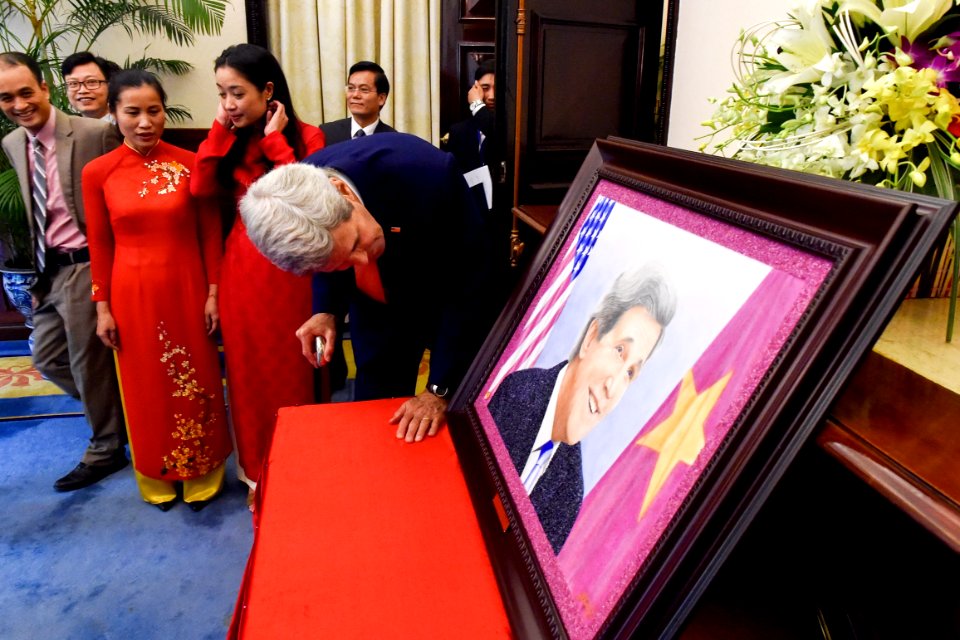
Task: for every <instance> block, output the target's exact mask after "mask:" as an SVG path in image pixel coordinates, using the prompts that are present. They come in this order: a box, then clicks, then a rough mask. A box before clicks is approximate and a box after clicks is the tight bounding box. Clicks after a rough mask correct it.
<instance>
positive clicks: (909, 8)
mask: <svg viewBox="0 0 960 640" xmlns="http://www.w3.org/2000/svg"><path fill="white" fill-rule="evenodd" d="M954 2H955V0H912V2H907V1H906V0H881V5H879V6H878V5H877V2H876V1H875V0H840V3H839V5H838V8H839V11H849V12H850V13H856V14H860V15H862V16H864V17H866V18H867V19H869V20H871V21H873V22H875V23H877V24H878V25H880V27H882V28H883V29H884V31H886V32H887V37H888V38H890V41H891V42H892V43H893V44H894V45H899V44H900V38H901V37H903V38H906V39H907V40H909V41H910V42H913V41H915V40H916V39H917V36H919V35H920V34H921V33H923V32H924V31H926V30H927V29H929V28H930V27H932V26H933V25H934V24H935V23H936V22H937V20H939V19H940V18H942V17H943V16H944V14H946V13H947V11H949V10H950V8H951V7H953V5H954Z"/></svg>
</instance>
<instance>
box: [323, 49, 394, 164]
mask: <svg viewBox="0 0 960 640" xmlns="http://www.w3.org/2000/svg"><path fill="white" fill-rule="evenodd" d="M346 89H347V109H348V110H349V111H350V117H349V118H344V119H343V120H334V121H333V122H325V123H324V124H321V125H320V129H321V130H322V131H323V135H324V137H325V139H326V143H327V146H330V145H331V144H336V143H338V142H345V141H347V140H352V139H353V138H360V137H363V136H369V135H373V134H374V133H387V132H389V131H396V129H394V128H393V127H391V126H390V125H388V124H386V123H384V122H382V121H381V120H380V110H381V109H383V105H384V104H386V102H387V96H388V95H389V94H390V81H389V80H387V74H386V73H384V72H383V68H382V67H381V66H380V65H378V64H377V63H376V62H370V61H369V60H361V61H360V62H358V63H356V64H355V65H353V66H352V67H350V73H349V74H348V77H347V87H346Z"/></svg>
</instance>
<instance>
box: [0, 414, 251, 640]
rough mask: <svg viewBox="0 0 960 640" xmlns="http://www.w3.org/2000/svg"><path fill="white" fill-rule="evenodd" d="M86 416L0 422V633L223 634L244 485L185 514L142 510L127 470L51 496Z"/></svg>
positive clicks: (243, 522)
mask: <svg viewBox="0 0 960 640" xmlns="http://www.w3.org/2000/svg"><path fill="white" fill-rule="evenodd" d="M88 436H89V428H88V427H87V424H86V422H85V420H84V419H83V418H82V417H80V418H56V419H36V420H22V421H15V422H4V423H0V459H2V460H3V462H4V464H3V466H2V467H0V504H2V505H3V507H2V512H3V522H2V524H0V612H2V615H0V638H3V639H6V640H32V639H35V638H70V639H71V640H88V639H90V640H92V639H95V638H96V639H98V640H99V639H105V640H113V639H117V640H120V639H123V640H127V639H130V638H136V639H138V640H152V639H154V638H156V639H160V638H163V639H164V640H170V639H190V640H192V639H206V638H217V639H222V638H223V637H224V636H225V635H226V631H227V628H228V626H229V623H230V618H231V615H232V613H233V605H234V602H235V599H236V594H237V590H238V588H239V586H240V582H241V578H242V575H243V570H244V565H245V563H246V559H247V555H248V554H249V551H250V545H251V543H252V541H253V531H252V523H251V517H250V513H249V511H247V508H246V505H245V498H246V488H245V487H244V486H243V485H241V484H240V483H239V482H238V481H237V480H236V479H235V472H234V468H233V464H232V458H231V461H230V462H229V463H228V469H227V484H226V486H225V488H224V493H223V494H222V495H221V497H220V498H218V499H217V500H216V501H215V502H213V503H211V504H210V506H208V507H207V508H206V509H205V510H203V511H201V512H199V513H194V512H192V511H190V509H189V508H187V507H186V505H184V504H183V503H177V505H176V506H175V507H174V508H173V509H172V510H171V511H169V512H167V513H163V512H161V511H160V510H159V509H157V508H155V507H152V506H149V505H147V504H146V503H144V502H143V501H142V500H141V499H140V496H139V493H138V492H137V488H136V485H135V483H134V479H133V471H132V468H131V467H129V466H128V467H127V468H126V469H124V470H123V471H120V472H118V473H115V474H113V475H112V476H110V477H108V478H106V479H105V480H102V481H101V482H99V483H97V484H96V485H94V486H92V487H88V488H86V489H81V490H79V491H74V492H71V493H57V492H55V491H54V490H53V482H54V480H56V479H57V478H58V477H60V476H61V475H63V474H64V473H66V472H67V471H69V470H70V469H71V468H72V467H73V465H74V464H76V462H77V461H78V460H79V458H80V455H81V454H82V453H83V450H84V447H85V446H86V441H87V438H88Z"/></svg>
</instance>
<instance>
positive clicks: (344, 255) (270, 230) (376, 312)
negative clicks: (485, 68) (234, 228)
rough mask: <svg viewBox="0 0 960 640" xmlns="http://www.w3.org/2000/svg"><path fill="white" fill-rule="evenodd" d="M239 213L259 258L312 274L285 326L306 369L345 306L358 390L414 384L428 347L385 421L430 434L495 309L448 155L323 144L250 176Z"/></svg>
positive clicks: (322, 356)
mask: <svg viewBox="0 0 960 640" xmlns="http://www.w3.org/2000/svg"><path fill="white" fill-rule="evenodd" d="M240 213H241V215H242V216H243V221H244V224H245V225H246V227H247V233H248V234H249V236H250V239H251V240H252V241H253V243H254V244H255V245H256V246H257V248H258V249H259V250H260V252H261V253H263V255H264V256H266V257H267V258H268V259H269V260H270V261H271V262H273V263H274V264H276V265H277V266H278V267H280V268H281V269H285V270H287V271H292V272H294V273H313V274H315V275H314V311H315V315H313V316H312V317H311V318H310V319H309V320H307V321H306V322H305V323H304V324H303V326H301V327H300V329H298V330H297V337H298V338H299V339H300V343H301V348H302V352H303V355H304V357H305V358H307V360H308V361H309V362H310V363H311V364H312V365H313V366H323V365H324V364H326V363H328V362H329V361H330V358H331V357H332V355H333V349H334V347H335V344H336V341H335V338H336V324H335V321H334V318H335V317H336V315H337V314H338V313H340V314H342V313H344V312H346V311H349V313H350V325H351V336H352V339H353V351H354V357H355V360H356V364H357V378H356V382H355V387H354V389H355V399H356V400H371V399H375V398H390V397H397V396H410V395H413V393H414V392H415V388H416V381H417V374H418V371H419V365H420V360H421V358H422V356H423V352H424V349H429V350H430V375H429V379H428V384H427V390H426V391H424V392H423V393H421V394H419V395H418V396H416V397H414V398H412V399H410V400H408V401H407V402H405V403H404V404H403V405H402V406H401V407H400V408H399V409H398V410H397V412H396V413H395V414H394V415H393V417H392V418H391V423H393V424H397V425H398V426H397V432H396V435H397V438H403V439H405V440H406V441H407V442H416V441H420V440H422V439H423V438H424V436H427V435H435V434H436V433H437V431H438V430H439V428H440V426H441V424H443V421H444V416H445V412H446V408H447V403H448V402H449V399H450V397H451V395H452V394H453V392H454V390H455V389H456V387H457V386H458V385H459V383H460V381H461V379H462V378H463V376H464V374H465V373H466V371H467V369H468V367H469V365H470V363H471V362H472V360H473V357H474V355H475V354H476V352H477V349H478V348H479V346H480V343H481V342H482V340H483V338H484V336H485V335H486V332H487V330H488V328H489V324H490V322H489V320H491V319H492V318H493V313H494V312H495V311H496V310H492V309H490V307H491V306H492V305H490V304H488V300H489V298H490V296H489V295H488V293H489V292H488V289H489V287H490V284H489V283H490V277H489V274H490V268H489V256H490V251H489V246H490V243H489V238H488V232H487V229H486V228H485V226H484V221H483V218H482V216H481V213H480V212H479V210H478V209H477V207H476V204H475V202H474V199H473V198H472V197H471V195H470V193H469V191H468V190H467V185H466V183H465V182H464V180H463V177H462V175H461V173H460V170H459V168H458V167H457V165H456V162H455V161H454V159H453V156H451V155H449V154H446V153H444V152H442V151H440V150H438V149H437V148H435V147H433V146H432V145H430V144H429V143H427V142H425V141H423V140H421V139H420V138H417V137H415V136H411V135H407V134H402V133H384V134H381V135H376V136H368V137H365V138H361V139H358V140H354V141H353V142H351V143H350V144H341V145H332V146H330V147H327V148H326V149H323V150H321V151H318V152H317V153H315V154H313V155H312V156H310V157H308V158H306V159H305V160H304V161H303V164H291V165H284V166H282V167H277V168H276V169H274V170H273V171H271V172H270V173H268V174H266V175H265V176H263V177H262V178H260V179H259V180H258V181H257V182H255V183H254V184H253V185H252V186H251V187H250V189H249V190H248V191H247V194H246V196H245V197H244V198H243V200H241V201H240ZM317 338H319V339H320V341H321V344H322V349H321V350H320V352H319V353H318V352H317V350H316V348H315V347H314V345H315V343H316V339H317Z"/></svg>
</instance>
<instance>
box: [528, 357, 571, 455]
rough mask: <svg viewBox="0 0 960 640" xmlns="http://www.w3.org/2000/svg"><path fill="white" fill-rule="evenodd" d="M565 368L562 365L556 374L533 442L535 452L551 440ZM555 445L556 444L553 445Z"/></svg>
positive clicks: (565, 366) (565, 372)
mask: <svg viewBox="0 0 960 640" xmlns="http://www.w3.org/2000/svg"><path fill="white" fill-rule="evenodd" d="M567 366H568V365H566V364H565V365H563V368H562V369H560V373H559V374H557V381H556V382H555V383H554V384H553V392H552V393H551V394H550V402H548V403H547V411H546V413H544V414H543V421H542V422H541V423H540V430H539V431H537V437H536V439H535V440H534V441H533V449H534V450H537V449H539V448H540V447H542V446H543V445H545V444H547V442H548V441H549V440H552V439H553V419H554V417H556V415H557V400H558V398H559V397H560V384H561V383H562V382H563V377H564V376H565V375H566V374H567ZM554 444H556V443H554Z"/></svg>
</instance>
